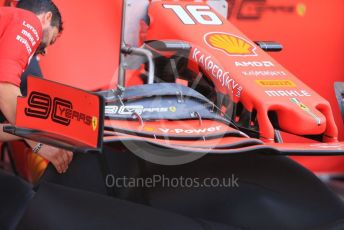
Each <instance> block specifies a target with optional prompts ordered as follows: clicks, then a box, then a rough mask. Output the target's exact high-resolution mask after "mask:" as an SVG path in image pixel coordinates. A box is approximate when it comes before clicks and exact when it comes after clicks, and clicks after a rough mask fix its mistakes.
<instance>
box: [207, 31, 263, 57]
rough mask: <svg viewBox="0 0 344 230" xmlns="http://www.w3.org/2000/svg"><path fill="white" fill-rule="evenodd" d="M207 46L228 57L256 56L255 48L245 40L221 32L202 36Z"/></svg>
mask: <svg viewBox="0 0 344 230" xmlns="http://www.w3.org/2000/svg"><path fill="white" fill-rule="evenodd" d="M204 40H205V42H206V44H207V45H208V46H210V47H211V48H214V49H218V50H221V51H222V52H224V53H226V54H227V55H229V56H257V54H256V52H255V50H256V47H255V45H253V44H252V43H251V42H249V41H247V40H246V39H244V38H242V37H239V36H236V35H233V34H229V33H222V32H211V33H208V34H206V35H205V36H204Z"/></svg>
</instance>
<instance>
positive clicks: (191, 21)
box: [163, 4, 222, 25]
mask: <svg viewBox="0 0 344 230" xmlns="http://www.w3.org/2000/svg"><path fill="white" fill-rule="evenodd" d="M163 6H164V8H165V9H171V10H173V11H174V13H175V14H176V15H177V16H178V17H179V18H180V20H182V22H183V23H184V24H186V25H195V24H196V23H199V24H202V25H221V24H222V21H221V19H220V18H219V17H218V16H217V15H216V14H215V13H214V12H213V11H211V8H210V7H209V6H206V5H188V6H186V10H185V9H184V8H183V7H182V6H180V5H165V4H164V5H163ZM188 12H189V13H190V14H191V15H192V17H193V18H192V17H191V16H190V15H189V14H188Z"/></svg>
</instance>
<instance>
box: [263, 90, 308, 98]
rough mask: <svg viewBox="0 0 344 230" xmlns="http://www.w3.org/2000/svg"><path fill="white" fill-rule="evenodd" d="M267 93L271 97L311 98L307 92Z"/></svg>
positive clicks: (274, 91) (284, 91) (272, 91)
mask: <svg viewBox="0 0 344 230" xmlns="http://www.w3.org/2000/svg"><path fill="white" fill-rule="evenodd" d="M265 93H266V94H267V95H268V96H269V97H311V96H312V95H311V94H310V93H308V92H307V91H306V90H267V91H265Z"/></svg>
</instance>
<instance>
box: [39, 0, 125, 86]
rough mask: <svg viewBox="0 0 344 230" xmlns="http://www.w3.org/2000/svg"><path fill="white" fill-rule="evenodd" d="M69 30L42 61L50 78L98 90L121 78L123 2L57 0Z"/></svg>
mask: <svg viewBox="0 0 344 230" xmlns="http://www.w3.org/2000/svg"><path fill="white" fill-rule="evenodd" d="M54 2H55V3H56V5H57V6H58V7H59V8H60V10H61V13H62V16H63V20H64V27H65V30H64V32H63V34H62V36H61V37H60V38H59V39H58V40H57V42H56V43H55V44H54V45H53V46H52V47H50V48H48V54H47V55H46V57H43V58H41V66H42V70H43V74H44V76H45V77H46V78H48V79H51V80H54V81H58V82H63V83H65V84H69V85H72V86H75V87H79V88H83V89H88V90H94V89H99V88H101V87H103V86H106V85H108V84H109V82H110V81H111V79H112V78H113V77H114V76H117V67H118V63H119V57H118V54H119V48H120V36H119V35H120V30H121V11H122V3H121V2H122V1H118V0H115V1H110V0H97V1H83V0H73V1H65V0H54Z"/></svg>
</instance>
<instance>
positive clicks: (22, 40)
mask: <svg viewBox="0 0 344 230" xmlns="http://www.w3.org/2000/svg"><path fill="white" fill-rule="evenodd" d="M16 39H17V41H19V42H20V43H22V44H23V45H24V46H25V48H26V50H27V52H28V53H29V54H31V52H32V49H31V46H30V44H29V42H28V41H27V40H26V39H25V38H23V37H22V36H20V35H17V37H16Z"/></svg>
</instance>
